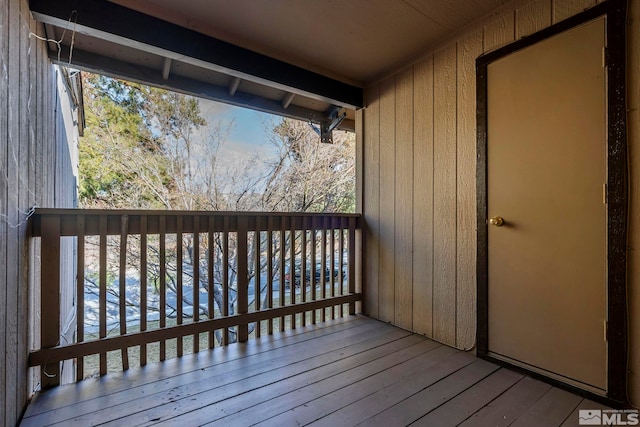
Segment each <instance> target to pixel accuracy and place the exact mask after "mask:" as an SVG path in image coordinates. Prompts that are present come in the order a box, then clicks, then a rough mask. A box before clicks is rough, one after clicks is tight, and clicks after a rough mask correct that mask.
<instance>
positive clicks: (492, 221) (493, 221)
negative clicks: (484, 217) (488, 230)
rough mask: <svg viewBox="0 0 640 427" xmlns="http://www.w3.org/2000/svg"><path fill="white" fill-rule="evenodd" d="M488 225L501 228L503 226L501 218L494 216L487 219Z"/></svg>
mask: <svg viewBox="0 0 640 427" xmlns="http://www.w3.org/2000/svg"><path fill="white" fill-rule="evenodd" d="M489 224H490V225H495V226H496V227H502V226H503V225H504V219H503V218H502V217H501V216H494V217H493V218H489Z"/></svg>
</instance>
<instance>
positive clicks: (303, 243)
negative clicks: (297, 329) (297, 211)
mask: <svg viewBox="0 0 640 427" xmlns="http://www.w3.org/2000/svg"><path fill="white" fill-rule="evenodd" d="M307 228H309V217H306V216H305V217H304V218H302V231H301V234H300V247H301V248H300V250H301V254H300V261H301V262H300V270H301V271H302V275H301V277H300V294H301V295H302V302H303V303H304V302H307ZM306 325H307V312H306V311H305V312H303V313H302V326H306Z"/></svg>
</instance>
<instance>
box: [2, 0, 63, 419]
mask: <svg viewBox="0 0 640 427" xmlns="http://www.w3.org/2000/svg"><path fill="white" fill-rule="evenodd" d="M32 32H33V33H35V34H37V35H39V36H41V37H42V36H44V29H43V28H42V27H41V26H40V25H36V23H35V21H33V20H32V19H31V15H30V12H29V8H28V4H27V1H26V0H0V304H1V305H2V306H1V307H0V355H2V356H0V357H2V358H0V362H1V363H0V425H6V426H12V425H16V423H17V420H18V419H19V417H20V415H21V413H22V410H23V409H24V407H25V405H26V402H27V399H28V398H29V396H30V394H31V392H32V389H33V388H34V387H37V384H30V376H29V375H28V368H27V357H28V352H29V350H30V348H32V345H31V341H32V340H33V339H34V338H36V339H37V337H35V336H32V334H30V329H31V328H33V326H34V322H31V321H30V320H29V319H30V318H33V319H37V320H38V321H39V317H38V312H39V307H40V305H39V301H37V298H32V290H33V289H34V288H35V287H34V283H35V282H36V281H37V280H39V274H40V273H39V271H36V270H35V265H36V263H35V262H34V261H35V259H36V258H37V257H38V256H39V251H38V248H37V247H34V246H33V245H31V241H30V240H29V239H28V237H27V236H28V227H27V225H28V223H27V221H26V219H27V214H28V212H29V210H30V209H31V208H32V207H34V206H41V207H54V206H59V207H62V206H71V204H72V203H73V200H74V199H73V198H72V197H70V196H71V195H72V193H73V192H74V188H73V187H71V189H68V188H69V187H68V186H69V185H70V184H71V185H75V184H74V182H75V181H74V180H73V176H72V173H71V171H72V170H73V169H69V168H67V167H68V164H69V163H70V162H71V154H70V151H69V149H68V147H67V146H66V145H64V144H66V141H63V140H61V139H60V138H58V136H59V135H58V134H57V131H56V128H58V129H60V126H61V124H60V123H56V111H57V108H56V98H57V96H58V95H57V92H56V75H55V69H54V67H53V66H52V65H51V63H50V61H49V59H48V57H47V53H46V45H45V44H44V42H42V41H40V40H38V39H37V38H36V37H33V36H30V34H31V33H32ZM63 168H64V169H63ZM63 189H65V190H63Z"/></svg>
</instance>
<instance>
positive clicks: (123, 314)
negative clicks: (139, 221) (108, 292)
mask: <svg viewBox="0 0 640 427" xmlns="http://www.w3.org/2000/svg"><path fill="white" fill-rule="evenodd" d="M128 223H129V217H128V216H127V215H122V216H121V217H120V276H119V278H118V281H119V285H120V290H119V292H120V293H119V296H120V301H119V306H120V335H126V333H127V236H128V234H129V228H128ZM121 357H122V370H123V371H126V370H128V369H129V349H127V348H126V347H124V348H123V349H122V350H121Z"/></svg>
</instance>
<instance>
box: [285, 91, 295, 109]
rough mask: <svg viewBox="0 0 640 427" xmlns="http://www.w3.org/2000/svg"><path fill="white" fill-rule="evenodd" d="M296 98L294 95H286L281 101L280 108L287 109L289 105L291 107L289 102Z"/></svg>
mask: <svg viewBox="0 0 640 427" xmlns="http://www.w3.org/2000/svg"><path fill="white" fill-rule="evenodd" d="M295 97H296V94H295V93H288V94H287V95H286V96H285V97H284V99H283V100H282V108H284V109H287V108H289V105H291V102H292V101H293V98H295Z"/></svg>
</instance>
